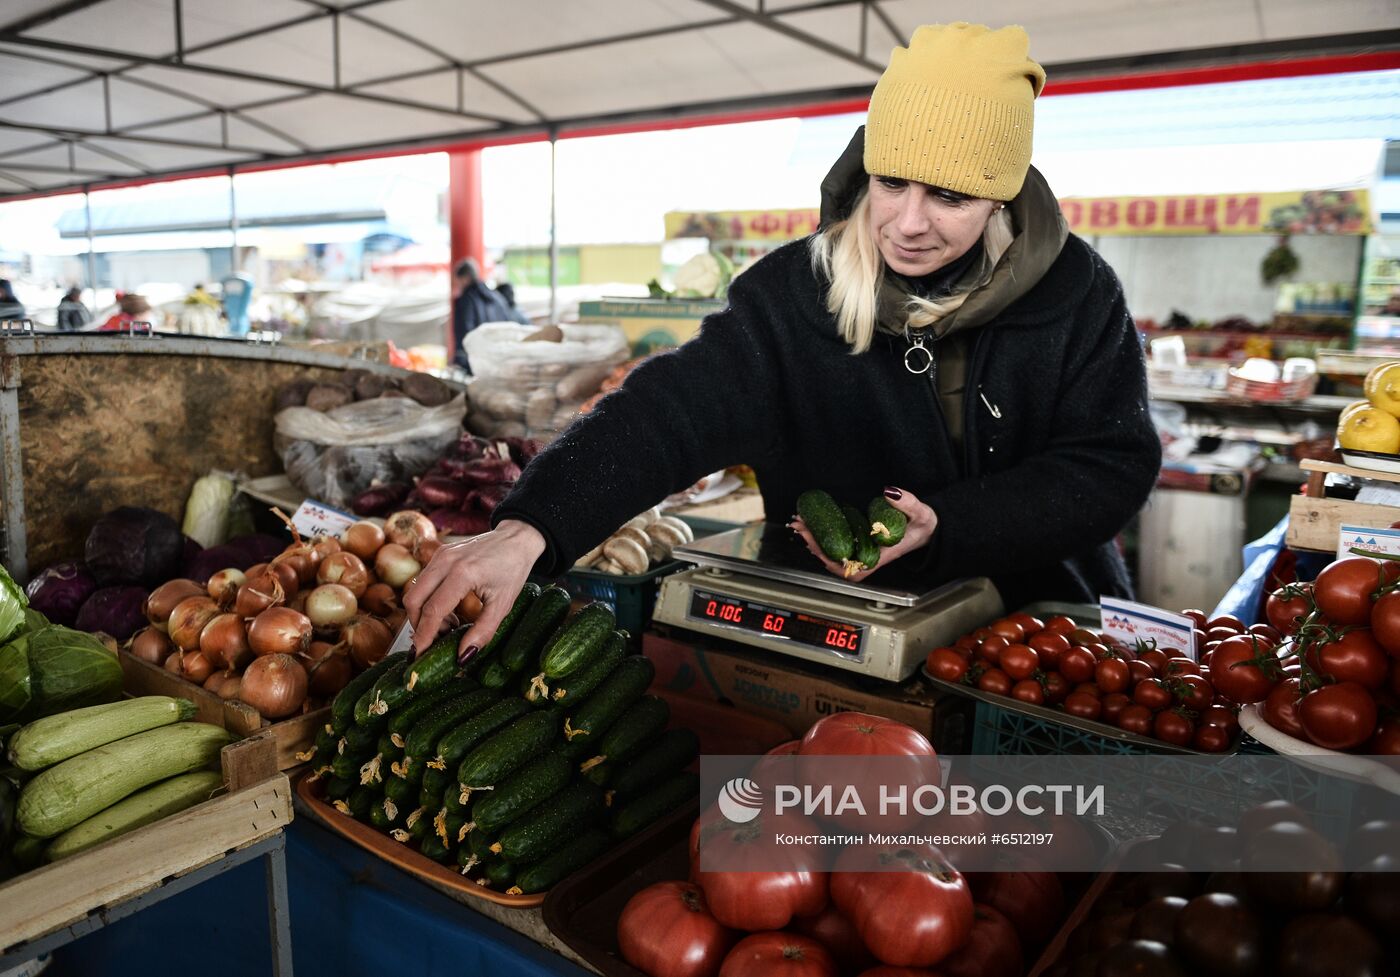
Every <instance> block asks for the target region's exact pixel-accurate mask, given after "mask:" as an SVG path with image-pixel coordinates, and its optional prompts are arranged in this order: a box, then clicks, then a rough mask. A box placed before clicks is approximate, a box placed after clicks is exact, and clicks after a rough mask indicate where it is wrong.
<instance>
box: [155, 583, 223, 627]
mask: <svg viewBox="0 0 1400 977" xmlns="http://www.w3.org/2000/svg"><path fill="white" fill-rule="evenodd" d="M208 596H209V595H208V593H206V592H205V590H204V588H203V587H201V586H200V585H199V584H197V583H195V582H194V581H193V580H185V579H184V578H178V579H175V580H168V581H166V582H165V583H163V584H161V585H160V586H159V587H157V588H156V589H155V590H153V591H151V596H149V597H147V598H146V606H145V608H144V610H145V613H146V620H148V621H150V622H151V624H152V625H154V626H155V627H156V628H157V629H158V630H161V631H165V630H166V624H167V622H168V621H169V620H170V614H171V612H172V611H174V610H175V605H177V604H179V603H180V602H181V601H182V600H185V599H186V598H189V597H208Z"/></svg>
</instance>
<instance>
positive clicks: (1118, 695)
mask: <svg viewBox="0 0 1400 977" xmlns="http://www.w3.org/2000/svg"><path fill="white" fill-rule="evenodd" d="M1099 704H1100V705H1101V706H1102V707H1103V712H1102V713H1100V714H1099V718H1100V719H1102V720H1103V721H1104V722H1106V723H1113V724H1114V725H1115V726H1116V725H1117V724H1118V717H1119V716H1121V715H1122V714H1123V710H1124V709H1126V708H1127V707H1128V706H1130V705H1132V704H1133V700H1132V699H1129V698H1128V697H1127V696H1126V695H1124V694H1123V693H1122V692H1109V693H1107V694H1106V695H1104V696H1103V698H1101V699H1099Z"/></svg>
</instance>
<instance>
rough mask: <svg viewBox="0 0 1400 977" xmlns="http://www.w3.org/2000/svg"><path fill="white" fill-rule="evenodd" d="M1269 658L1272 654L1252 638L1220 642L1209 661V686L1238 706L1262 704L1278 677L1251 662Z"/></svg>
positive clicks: (1271, 670) (1272, 671)
mask: <svg viewBox="0 0 1400 977" xmlns="http://www.w3.org/2000/svg"><path fill="white" fill-rule="evenodd" d="M1272 656H1273V651H1272V649H1270V647H1269V646H1268V645H1267V644H1265V643H1264V642H1262V641H1256V640H1255V639H1253V638H1249V637H1245V636H1240V637H1237V638H1230V639H1229V640H1227V641H1222V642H1221V643H1220V647H1218V648H1216V649H1215V654H1213V655H1212V656H1211V659H1210V682H1211V685H1213V686H1215V691H1216V692H1218V693H1220V694H1221V695H1222V696H1224V697H1225V698H1227V699H1229V700H1230V701H1231V702H1237V703H1239V704H1240V705H1244V704H1245V703H1248V702H1263V701H1264V699H1265V697H1266V696H1268V694H1269V690H1270V689H1272V688H1273V687H1274V686H1275V685H1276V684H1277V683H1278V680H1279V677H1280V676H1279V674H1278V672H1277V671H1275V670H1274V669H1273V668H1269V670H1268V671H1266V670H1265V669H1264V668H1261V667H1260V666H1259V665H1256V664H1251V662H1253V661H1254V660H1255V659H1271V658H1272ZM1273 660H1277V659H1273Z"/></svg>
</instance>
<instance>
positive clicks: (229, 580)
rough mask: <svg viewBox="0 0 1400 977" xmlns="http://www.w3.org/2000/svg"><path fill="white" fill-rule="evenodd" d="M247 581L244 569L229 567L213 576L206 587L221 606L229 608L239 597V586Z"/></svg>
mask: <svg viewBox="0 0 1400 977" xmlns="http://www.w3.org/2000/svg"><path fill="white" fill-rule="evenodd" d="M247 582H248V578H247V576H245V575H244V573H243V571H242V570H240V569H238V568H237V567H228V568H227V569H225V570H220V571H219V572H218V573H216V574H214V575H213V576H211V577H210V578H209V582H208V583H207V584H205V585H204V589H205V590H207V591H209V596H210V597H212V598H214V600H215V601H216V602H217V603H218V605H219V606H220V607H222V608H224V609H225V610H227V609H228V608H230V607H232V606H233V602H234V601H235V600H237V599H238V588H239V587H242V586H243V585H244V584H245V583H247Z"/></svg>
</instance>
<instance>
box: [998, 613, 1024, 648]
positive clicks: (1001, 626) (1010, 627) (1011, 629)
mask: <svg viewBox="0 0 1400 977" xmlns="http://www.w3.org/2000/svg"><path fill="white" fill-rule="evenodd" d="M992 634H995V635H1000V636H1001V637H1003V638H1005V639H1006V640H1007V642H1009V643H1010V644H1016V643H1017V642H1018V641H1021V640H1022V639H1023V638H1025V636H1026V629H1025V628H1023V627H1021V625H1019V624H1017V623H1016V622H1015V621H1013V620H1011V619H1010V618H1002V619H1001V620H1000V621H997V622H995V623H994V624H993V625H992Z"/></svg>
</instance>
